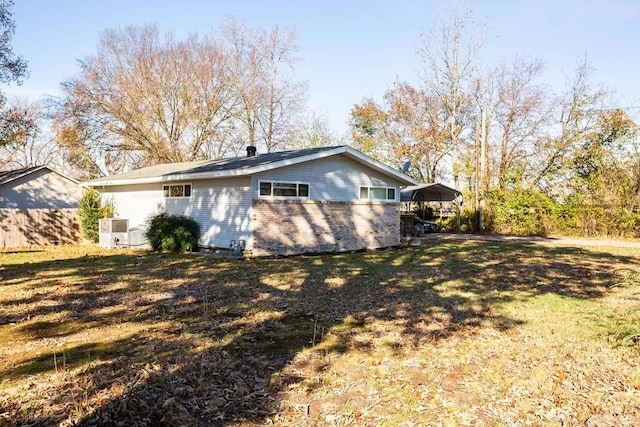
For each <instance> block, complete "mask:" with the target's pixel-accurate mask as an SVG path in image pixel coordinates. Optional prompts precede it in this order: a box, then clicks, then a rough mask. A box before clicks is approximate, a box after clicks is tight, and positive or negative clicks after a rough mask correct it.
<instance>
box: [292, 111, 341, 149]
mask: <svg viewBox="0 0 640 427" xmlns="http://www.w3.org/2000/svg"><path fill="white" fill-rule="evenodd" d="M336 144H339V138H338V137H337V136H336V134H335V133H334V132H333V130H332V129H331V126H330V125H329V123H328V121H327V118H326V117H325V116H324V115H323V114H319V113H311V114H308V115H306V116H304V117H303V118H302V121H301V125H300V126H299V127H298V130H297V132H296V133H295V134H294V135H293V138H292V139H291V141H290V142H289V144H288V146H289V147H291V148H294V149H300V148H316V147H328V146H331V145H336Z"/></svg>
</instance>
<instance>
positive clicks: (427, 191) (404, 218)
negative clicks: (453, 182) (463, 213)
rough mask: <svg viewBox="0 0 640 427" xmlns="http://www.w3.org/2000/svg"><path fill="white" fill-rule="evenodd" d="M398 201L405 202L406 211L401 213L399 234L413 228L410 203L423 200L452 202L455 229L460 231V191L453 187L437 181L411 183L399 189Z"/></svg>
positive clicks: (422, 201)
mask: <svg viewBox="0 0 640 427" xmlns="http://www.w3.org/2000/svg"><path fill="white" fill-rule="evenodd" d="M400 201H401V202H402V203H404V204H405V209H404V212H406V213H407V214H406V215H405V214H403V215H401V235H403V236H404V235H406V232H407V230H411V229H413V213H412V211H411V205H412V203H424V202H452V203H453V205H454V206H455V210H456V217H457V231H458V232H460V208H461V206H462V193H461V192H460V191H458V190H456V189H455V188H451V187H448V186H446V185H443V184H439V183H431V184H419V185H412V186H409V187H405V188H403V189H402V190H400ZM423 219H424V218H423Z"/></svg>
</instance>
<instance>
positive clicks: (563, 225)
mask: <svg viewBox="0 0 640 427" xmlns="http://www.w3.org/2000/svg"><path fill="white" fill-rule="evenodd" d="M483 34H484V32H483V30H482V28H481V26H480V25H478V24H477V23H476V21H475V19H474V16H473V12H472V11H470V10H461V9H458V10H452V11H451V12H450V14H449V15H448V16H447V17H445V19H442V20H440V21H439V22H438V23H437V24H435V25H434V26H433V27H432V28H431V30H430V31H428V32H426V33H425V34H424V35H423V36H422V40H421V47H420V48H419V50H418V52H417V53H418V57H419V59H420V64H421V70H420V71H421V73H420V74H421V77H420V79H419V81H418V82H417V83H410V82H405V81H401V80H398V81H396V82H394V83H393V85H392V87H391V88H390V89H389V90H387V91H386V92H385V93H384V94H382V97H381V99H380V100H376V99H373V98H366V99H363V100H362V101H361V102H360V103H359V104H356V105H355V106H354V107H353V109H352V111H351V118H350V129H351V133H352V141H353V145H354V146H355V147H356V148H358V149H360V150H362V151H363V152H365V153H367V154H370V155H371V156H373V157H376V158H378V159H379V160H381V161H384V162H387V163H389V164H392V165H395V166H396V167H398V168H399V167H400V166H401V165H402V164H404V163H405V162H407V161H410V162H411V167H410V169H409V174H411V175H412V176H414V177H415V178H417V179H418V180H420V181H423V182H435V181H439V180H445V181H453V185H454V186H455V187H456V188H458V189H460V190H462V191H463V192H464V195H465V197H464V198H465V200H466V202H465V211H464V212H463V215H464V216H465V221H464V223H465V224H466V226H465V228H466V229H468V230H470V231H497V232H505V233H509V232H511V233H518V234H550V233H562V234H582V235H594V236H595V235H603V234H604V235H616V236H629V237H638V236H640V148H639V145H638V139H637V136H638V126H637V124H636V123H635V122H634V121H633V120H632V119H631V117H630V116H629V114H628V113H627V112H626V111H625V109H623V108H616V107H615V105H614V104H613V103H612V101H611V99H612V96H611V94H610V93H609V92H608V91H607V90H605V89H604V88H602V87H601V86H599V85H597V84H594V83H593V82H592V78H591V75H592V71H593V70H592V67H591V64H590V63H589V61H588V60H587V59H586V58H583V59H579V60H578V61H577V63H576V68H575V71H574V74H573V75H572V76H570V77H569V78H568V79H567V81H566V84H565V87H564V88H563V89H562V90H561V91H560V92H554V91H552V89H551V88H550V87H549V86H548V85H545V84H544V81H543V77H544V72H545V64H544V62H542V61H541V60H539V59H535V58H529V57H526V56H517V57H516V58H514V59H513V60H512V61H510V62H501V63H499V64H497V65H491V64H482V63H481V57H482V56H481V51H482V42H481V41H482V40H483ZM449 178H451V179H449ZM485 213H486V218H484V214H485Z"/></svg>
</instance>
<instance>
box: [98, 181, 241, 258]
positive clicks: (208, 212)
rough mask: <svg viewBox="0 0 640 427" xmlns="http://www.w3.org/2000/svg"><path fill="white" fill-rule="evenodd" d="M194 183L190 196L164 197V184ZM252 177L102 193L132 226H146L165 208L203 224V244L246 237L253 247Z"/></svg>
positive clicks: (131, 187) (222, 243)
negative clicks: (149, 219)
mask: <svg viewBox="0 0 640 427" xmlns="http://www.w3.org/2000/svg"><path fill="white" fill-rule="evenodd" d="M171 184H191V197H176V198H165V197H163V192H162V187H163V186H164V185H171ZM250 185H251V179H250V178H248V177H242V178H230V179H217V180H202V181H184V182H175V183H173V182H164V183H157V184H140V185H126V186H124V185H123V186H113V187H105V190H104V191H103V195H104V196H103V197H104V198H105V200H107V199H112V200H113V202H114V205H115V208H116V212H117V216H118V217H120V218H124V219H128V220H129V227H130V228H133V227H144V226H145V222H146V220H147V218H149V217H150V216H151V215H153V214H156V213H158V212H160V211H162V210H166V212H167V213H168V214H171V215H185V216H188V217H191V218H193V219H194V220H195V221H196V222H197V223H198V224H199V225H200V244H202V245H205V246H214V247H223V248H226V247H229V242H230V241H231V240H236V241H237V240H241V239H242V240H244V241H245V242H246V247H247V249H251V247H252V244H253V239H252V236H251V234H252V233H251V214H252V197H251V187H250Z"/></svg>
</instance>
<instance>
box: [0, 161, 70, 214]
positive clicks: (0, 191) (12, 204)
mask: <svg viewBox="0 0 640 427" xmlns="http://www.w3.org/2000/svg"><path fill="white" fill-rule="evenodd" d="M80 197H82V187H80V185H78V184H76V183H75V182H73V181H70V180H68V179H66V178H64V177H62V176H60V175H58V174H57V173H55V172H51V171H48V170H46V169H45V170H39V171H37V172H34V173H31V174H29V175H27V176H25V177H22V178H20V179H17V180H15V181H11V182H9V183H7V184H5V185H3V186H1V187H0V208H17V209H70V208H77V207H78V202H79V201H80Z"/></svg>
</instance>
